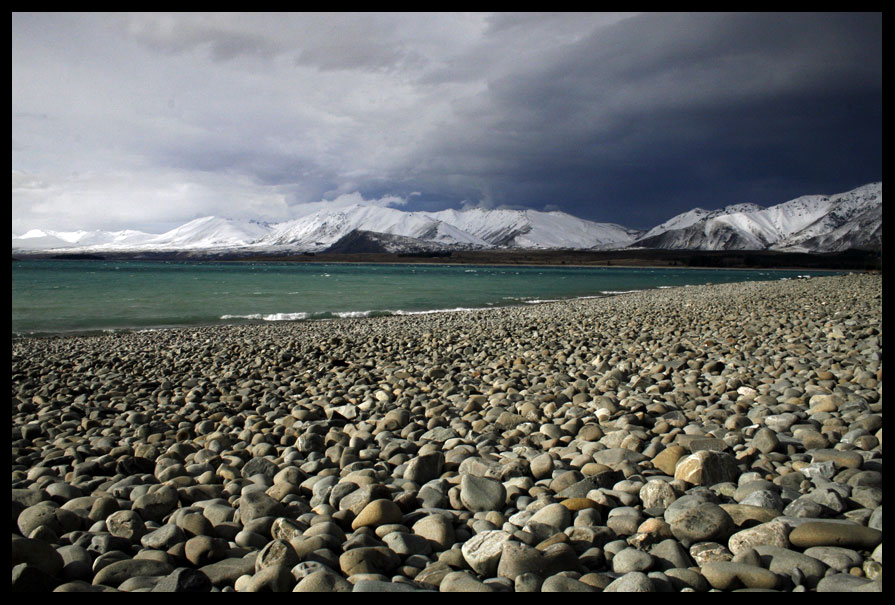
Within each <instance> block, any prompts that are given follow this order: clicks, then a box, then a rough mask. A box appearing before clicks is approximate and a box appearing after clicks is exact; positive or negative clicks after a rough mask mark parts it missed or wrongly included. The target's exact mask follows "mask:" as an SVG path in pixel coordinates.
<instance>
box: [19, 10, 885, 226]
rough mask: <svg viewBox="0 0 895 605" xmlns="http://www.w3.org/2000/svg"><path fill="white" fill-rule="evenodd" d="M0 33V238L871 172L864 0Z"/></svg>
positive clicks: (877, 75) (878, 37)
mask: <svg viewBox="0 0 895 605" xmlns="http://www.w3.org/2000/svg"><path fill="white" fill-rule="evenodd" d="M12 43H13V44H12V48H13V70H12V76H13V78H12V82H13V95H12V99H13V101H12V104H13V128H12V134H13V171H14V179H13V229H14V231H15V230H16V229H17V228H32V227H45V228H66V229H77V228H123V227H133V228H140V227H141V225H139V224H132V223H133V222H135V221H139V222H141V223H143V224H145V223H147V222H149V221H151V222H153V223H154V224H161V223H165V224H176V223H177V222H178V221H181V222H182V221H184V220H189V219H190V218H195V216H199V215H202V214H218V215H226V216H246V215H248V214H249V213H254V214H255V216H254V217H255V218H259V219H262V220H277V219H282V218H283V217H285V216H287V215H289V214H290V213H291V214H293V215H296V214H300V213H302V212H304V211H306V210H307V209H308V208H311V207H316V206H307V204H320V203H325V202H326V200H336V199H339V198H340V196H341V198H340V199H343V200H344V199H361V200H364V201H367V202H369V203H377V200H391V201H390V202H388V203H393V201H394V200H395V199H405V200H406V199H408V198H409V196H410V194H411V193H413V192H418V193H419V195H416V196H414V197H413V198H412V199H411V200H410V201H409V202H408V203H407V205H406V207H408V208H411V209H412V208H426V209H435V208H437V207H444V206H455V207H459V206H460V205H462V204H466V205H470V204H471V205H476V204H479V205H491V206H499V205H509V206H522V207H536V208H545V207H550V208H561V209H564V210H567V211H570V212H572V213H575V214H578V215H580V216H585V217H587V218H592V219H594V220H603V221H614V222H619V223H622V224H629V225H630V226H635V227H645V226H651V225H652V224H655V223H658V222H660V221H662V220H665V219H667V218H669V217H670V216H671V215H672V214H674V213H676V212H680V211H683V210H686V209H689V208H690V207H693V206H696V205H702V206H703V207H717V206H721V205H725V204H730V203H737V202H743V201H754V202H757V203H776V202H780V201H784V200H785V199H788V198H787V197H786V196H795V195H800V194H803V193H834V192H837V191H840V190H845V189H846V188H849V187H852V186H856V185H860V184H863V183H864V182H868V181H871V180H881V178H882V177H881V174H882V173H881V170H882V161H881V138H882V135H881V123H882V121H881V114H882V110H881V99H882V93H881V89H882V18H881V15H879V14H843V13H836V14H796V15H786V14H776V13H761V14H738V13H719V14H677V13H674V14H643V15H630V14H618V15H616V14H599V13H597V14H590V13H585V14H569V13H559V14H521V15H519V14H504V13H502V14H496V15H487V14H471V15H467V14H437V13H420V14H415V13H409V14H402V13H395V14H392V13H387V14H352V13H336V14H327V13H319V14H318V13H313V14H283V15H280V14H267V13H260V14H204V13H201V14H189V13H177V14H156V13H152V14H148V15H144V14H114V15H107V14H65V15H56V14H37V15H31V14H14V15H13V36H12ZM818 143H820V145H819V144H818ZM16 174H19V175H26V176H24V177H22V178H20V179H19V181H18V184H17V180H16V178H15V175H16ZM112 175H114V176H112ZM24 182H41V183H44V184H46V186H45V187H30V188H25V187H24V185H23V184H22V183H24ZM125 182H127V183H130V185H131V186H130V187H125V186H122V184H123V183H125ZM154 192H155V194H156V195H157V196H158V198H159V200H161V201H160V202H159V203H153V202H152V201H151V200H152V199H153V195H154ZM352 195H354V196H355V197H354V198H350V197H345V196H352ZM111 198H114V202H109V201H107V202H105V203H106V204H107V205H108V204H110V203H112V204H113V205H114V207H115V211H114V212H91V213H84V212H82V209H84V208H87V207H91V208H92V207H94V206H95V205H101V204H100V203H99V202H95V203H94V202H93V201H90V200H110V199H111ZM75 199H76V200H77V203H75V202H74V201H73V200H75ZM215 200H219V201H217V202H216V201H215ZM153 212H154V213H155V214H153Z"/></svg>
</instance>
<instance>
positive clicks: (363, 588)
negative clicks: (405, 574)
mask: <svg viewBox="0 0 895 605" xmlns="http://www.w3.org/2000/svg"><path fill="white" fill-rule="evenodd" d="M351 592H436V591H434V590H427V589H424V588H418V587H416V586H413V585H411V584H406V583H404V582H385V581H383V580H361V581H360V582H358V583H357V584H355V585H354V588H353V589H352V590H351Z"/></svg>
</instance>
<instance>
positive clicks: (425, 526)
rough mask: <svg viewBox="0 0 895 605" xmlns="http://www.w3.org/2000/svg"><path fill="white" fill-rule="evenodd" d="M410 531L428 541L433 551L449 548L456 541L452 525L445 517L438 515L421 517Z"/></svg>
mask: <svg viewBox="0 0 895 605" xmlns="http://www.w3.org/2000/svg"><path fill="white" fill-rule="evenodd" d="M411 531H413V533H414V534H417V535H419V536H421V537H423V538H425V539H426V540H428V541H429V544H430V545H431V547H432V549H433V550H435V551H442V550H447V549H449V548H451V547H452V546H453V545H454V542H455V539H456V538H455V533H454V524H453V523H451V521H450V519H448V518H447V517H446V516H444V515H439V514H432V515H427V516H425V517H423V518H422V519H420V520H419V521H417V522H416V523H414V524H413V527H412V528H411Z"/></svg>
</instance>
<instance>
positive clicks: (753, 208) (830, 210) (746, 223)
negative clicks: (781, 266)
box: [635, 183, 883, 252]
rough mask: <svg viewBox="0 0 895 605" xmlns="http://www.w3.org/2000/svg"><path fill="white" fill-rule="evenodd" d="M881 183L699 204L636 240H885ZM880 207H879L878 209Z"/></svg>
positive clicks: (827, 243) (776, 245)
mask: <svg viewBox="0 0 895 605" xmlns="http://www.w3.org/2000/svg"><path fill="white" fill-rule="evenodd" d="M882 203H883V186H882V183H872V184H869V185H864V186H863V187H858V188H857V189H854V190H852V191H848V192H846V193H840V194H836V195H831V196H826V195H807V196H802V197H799V198H796V199H794V200H790V201H788V202H784V203H782V204H778V205H776V206H771V207H770V208H762V207H761V206H757V205H755V204H739V205H736V206H728V207H726V208H723V209H721V210H715V211H711V212H710V211H706V210H702V209H700V208H696V209H694V210H690V211H688V212H685V213H682V214H679V215H677V216H675V217H673V218H671V219H669V220H668V221H666V222H664V223H662V224H661V225H658V226H656V227H654V228H653V229H650V230H649V231H648V232H647V233H646V234H645V235H644V236H643V237H642V238H640V239H639V240H638V241H637V243H636V244H635V245H637V246H641V247H644V248H666V249H691V250H765V249H773V250H788V251H800V252H801V251H809V252H830V251H835V250H845V249H848V248H863V247H874V246H881V245H882ZM875 210H878V212H875Z"/></svg>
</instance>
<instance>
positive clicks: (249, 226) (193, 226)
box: [144, 216, 268, 250]
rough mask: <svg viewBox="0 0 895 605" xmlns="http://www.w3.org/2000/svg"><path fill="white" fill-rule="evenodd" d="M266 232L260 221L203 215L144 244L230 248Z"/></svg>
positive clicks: (250, 241)
mask: <svg viewBox="0 0 895 605" xmlns="http://www.w3.org/2000/svg"><path fill="white" fill-rule="evenodd" d="M267 232H268V228H266V227H265V226H264V225H263V224H261V223H256V222H254V221H235V220H232V219H226V218H219V217H215V216H205V217H202V218H197V219H195V220H192V221H190V222H188V223H186V224H185V225H181V226H180V227H177V228H175V229H172V230H171V231H168V232H166V233H163V234H161V235H159V236H157V237H155V238H153V239H151V240H149V241H147V242H144V243H145V244H146V245H149V246H154V247H159V248H168V249H184V250H189V249H202V248H231V247H239V246H246V245H249V244H250V243H252V242H254V241H255V240H257V239H258V238H259V237H263V236H264V235H266V234H267Z"/></svg>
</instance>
